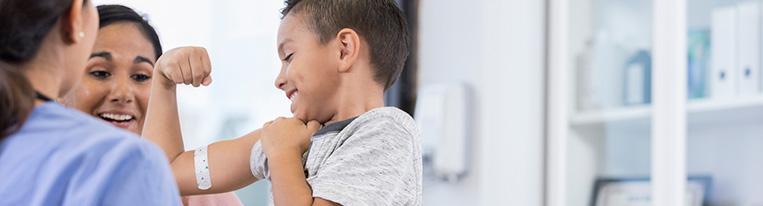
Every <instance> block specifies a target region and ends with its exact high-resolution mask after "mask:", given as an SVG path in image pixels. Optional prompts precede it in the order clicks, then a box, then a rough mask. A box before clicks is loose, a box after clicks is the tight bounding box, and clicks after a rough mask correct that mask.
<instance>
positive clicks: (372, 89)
mask: <svg viewBox="0 0 763 206" xmlns="http://www.w3.org/2000/svg"><path fill="white" fill-rule="evenodd" d="M337 97H338V101H337V105H336V106H337V107H336V108H337V110H336V113H335V114H334V116H333V117H332V118H331V119H330V120H329V121H328V122H326V123H325V124H326V125H328V124H331V123H334V122H338V121H342V120H346V119H350V118H353V117H357V116H360V115H361V114H363V113H366V112H368V111H371V110H372V109H376V108H380V107H384V88H382V87H381V86H378V85H376V84H373V85H369V84H368V82H364V83H360V84H355V85H352V86H344V87H343V89H342V90H341V91H340V92H339V94H338V95H337Z"/></svg>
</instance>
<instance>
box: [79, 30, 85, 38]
mask: <svg viewBox="0 0 763 206" xmlns="http://www.w3.org/2000/svg"><path fill="white" fill-rule="evenodd" d="M77 36H79V38H80V39H81V38H85V32H79V33H78V34H77Z"/></svg>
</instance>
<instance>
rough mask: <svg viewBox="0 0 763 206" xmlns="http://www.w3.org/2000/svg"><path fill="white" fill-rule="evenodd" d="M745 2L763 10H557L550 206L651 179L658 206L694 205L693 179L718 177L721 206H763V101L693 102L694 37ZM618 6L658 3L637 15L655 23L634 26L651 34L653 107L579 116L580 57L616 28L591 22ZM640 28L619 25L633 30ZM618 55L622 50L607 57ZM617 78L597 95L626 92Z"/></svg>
mask: <svg viewBox="0 0 763 206" xmlns="http://www.w3.org/2000/svg"><path fill="white" fill-rule="evenodd" d="M745 1H759V0H728V1H726V0H632V1H616V0H549V5H548V32H549V34H548V36H547V38H548V39H547V42H548V52H547V53H548V58H547V59H546V60H547V65H548V72H547V79H546V82H547V84H546V86H547V87H546V89H547V93H546V94H547V97H548V98H547V102H548V104H547V106H546V115H547V116H546V130H547V131H546V134H547V141H546V177H545V178H546V187H545V188H546V191H545V194H546V195H545V197H546V205H549V206H567V205H570V206H579V205H589V204H590V203H591V201H592V198H591V197H592V196H593V195H592V193H593V192H594V191H593V185H594V182H595V181H596V179H597V178H601V177H649V178H651V185H652V191H651V194H652V199H651V200H652V205H655V206H674V205H686V203H687V202H686V200H684V199H683V198H682V197H683V195H684V191H685V188H686V186H687V180H686V179H687V177H688V176H690V175H696V174H699V175H709V176H711V177H712V181H713V183H712V184H714V186H712V187H716V188H712V190H713V191H711V193H714V194H712V196H713V197H712V198H714V199H713V200H712V202H711V204H719V205H759V204H762V203H763V197H759V194H760V193H761V192H763V186H758V185H760V184H751V183H750V182H761V181H763V176H761V175H759V174H761V173H763V166H757V165H763V151H761V150H760V149H759V148H756V147H760V146H761V145H763V138H760V137H763V135H761V134H763V93H759V94H757V95H747V96H732V97H725V98H713V97H705V98H703V99H697V100H686V98H685V97H686V96H687V92H686V91H687V85H686V82H687V70H686V69H683V68H687V60H686V58H687V55H686V54H687V42H688V41H687V39H688V37H687V34H688V33H689V32H688V31H689V30H690V29H695V28H697V27H704V28H707V27H708V26H710V25H709V23H708V21H709V20H710V18H709V16H710V13H711V12H712V11H713V9H715V8H719V7H722V6H729V5H733V4H736V3H739V2H745ZM634 2H640V3H634ZM759 2H761V3H762V4H763V1H759ZM613 3H615V4H626V6H622V7H621V8H620V9H623V8H625V9H626V10H627V9H630V7H632V6H634V5H637V6H643V5H645V3H649V8H648V9H647V10H648V11H641V10H638V11H636V13H639V14H643V13H648V15H649V16H651V20H650V22H651V23H650V24H649V25H648V26H647V25H643V24H638V25H632V27H634V28H635V29H633V30H630V31H631V32H632V31H641V30H650V32H651V33H649V34H651V36H649V37H644V38H646V39H649V41H650V42H651V47H648V48H644V49H646V50H648V51H650V52H651V54H652V56H651V68H652V69H651V71H652V73H651V84H652V85H651V87H652V93H651V97H652V98H651V103H650V104H645V105H635V106H633V105H631V106H617V105H614V106H613V105H605V106H602V105H598V106H597V107H595V108H599V109H590V108H587V109H586V110H579V108H578V107H577V106H578V105H575V104H578V103H579V102H578V101H576V100H577V99H576V98H578V97H577V96H576V95H579V94H578V93H576V89H577V88H575V87H576V86H578V85H577V84H576V82H575V81H577V77H576V76H574V75H577V74H578V71H576V69H575V68H576V67H579V65H577V64H576V63H577V62H576V61H578V60H579V59H576V58H578V56H576V55H577V54H576V53H575V52H580V50H581V46H582V45H585V44H586V43H584V42H585V41H588V39H587V38H586V37H590V36H598V35H601V34H600V33H598V32H600V31H598V30H597V29H600V28H595V27H602V25H603V27H607V26H610V27H611V26H612V25H611V23H612V22H607V21H601V20H599V19H596V18H602V16H601V15H599V16H597V15H593V14H591V15H590V16H585V15H581V14H589V13H595V12H596V11H597V10H602V8H605V7H607V6H611V5H608V4H613ZM597 4H604V5H597ZM640 9H642V10H643V9H644V8H643V7H640ZM616 12H622V11H616ZM604 13H606V12H604ZM609 14H611V11H610V13H609ZM605 18H606V16H605ZM613 18H622V17H613ZM631 20H632V19H627V18H626V19H617V20H615V21H625V22H628V23H633V22H632V21H631ZM602 22H603V23H602ZM608 24H610V25H608ZM626 24H627V23H626ZM615 27H616V28H622V27H618V26H615ZM607 29H612V28H607ZM607 29H604V30H605V33H606V30H607ZM610 31H611V30H610ZM640 35H641V34H640ZM642 36H644V35H642ZM608 38H615V39H616V40H614V41H621V42H626V43H627V42H628V41H629V39H627V38H625V39H623V38H620V39H617V38H618V37H612V35H610V36H609V37H608ZM762 38H763V37H762ZM607 46H609V47H612V45H605V46H604V47H607ZM601 48H602V47H599V48H598V49H601ZM607 49H609V50H607ZM616 49H621V48H614V49H612V48H605V51H616ZM629 52H631V51H629ZM600 55H601V54H600ZM605 55H610V54H609V53H607V54H605ZM612 56H613V57H612V58H622V57H618V56H617V55H612ZM608 66H612V65H611V64H610V65H608ZM675 68H682V69H675ZM613 69H614V68H613ZM589 72H590V71H589ZM607 75H612V74H607ZM605 76H606V75H605ZM607 77H612V78H613V79H615V80H612V81H608V82H607V84H608V85H602V84H599V85H596V86H598V87H601V86H613V85H611V84H613V83H614V84H617V83H621V82H622V81H620V80H619V79H617V78H621V77H618V76H607ZM615 86H620V85H615ZM708 86H709V85H708ZM610 95H611V94H610ZM612 96H618V95H617V94H616V95H612ZM601 108H603V109H601ZM759 151H760V152H759ZM732 162H735V163H732Z"/></svg>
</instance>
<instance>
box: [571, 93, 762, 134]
mask: <svg viewBox="0 0 763 206" xmlns="http://www.w3.org/2000/svg"><path fill="white" fill-rule="evenodd" d="M687 110H688V111H687V115H688V118H687V120H688V123H689V124H690V125H691V124H699V123H703V122H708V121H728V120H734V119H736V118H756V117H759V118H763V115H758V113H762V114H763V96H754V97H735V98H734V99H730V100H715V99H701V100H690V101H689V102H688V105H687ZM651 113H652V109H651V106H649V105H642V106H631V107H621V108H615V109H607V110H601V111H588V112H581V113H578V114H574V115H572V117H571V118H570V125H571V126H572V127H576V128H580V127H591V126H600V125H605V124H609V123H619V122H641V121H647V122H648V121H649V120H650V118H651V116H652V115H651Z"/></svg>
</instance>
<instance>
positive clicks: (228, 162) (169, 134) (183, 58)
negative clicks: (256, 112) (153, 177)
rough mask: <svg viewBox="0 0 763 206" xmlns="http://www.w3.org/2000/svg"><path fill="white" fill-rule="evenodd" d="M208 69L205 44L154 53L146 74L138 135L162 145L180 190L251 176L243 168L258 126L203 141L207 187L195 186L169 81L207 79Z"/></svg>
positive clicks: (229, 187)
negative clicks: (221, 138)
mask: <svg viewBox="0 0 763 206" xmlns="http://www.w3.org/2000/svg"><path fill="white" fill-rule="evenodd" d="M210 74H211V64H210V59H209V54H207V51H206V49H204V48H200V47H182V48H176V49H173V50H171V51H169V52H167V53H165V54H164V55H163V56H162V57H161V58H159V60H158V61H157V62H156V66H155V68H154V72H153V75H152V78H153V79H152V87H151V94H150V97H149V101H148V109H147V112H146V122H145V124H144V125H145V126H144V127H143V134H142V136H143V137H144V138H146V139H148V140H149V141H151V142H153V143H155V144H157V145H159V147H161V148H162V150H164V152H165V155H166V156H167V159H168V160H169V161H170V164H171V167H172V171H173V173H174V175H175V179H176V181H177V183H178V186H179V189H180V193H181V194H183V195H193V194H211V193H220V192H227V191H233V190H235V189H238V188H241V187H244V186H246V185H249V184H251V183H252V182H254V181H256V178H255V177H254V176H252V174H251V171H250V170H249V155H250V151H251V147H252V145H253V144H254V143H255V142H257V141H258V140H259V138H260V132H259V131H254V132H252V133H249V134H247V135H244V136H242V137H239V138H236V139H233V140H227V141H220V142H216V143H213V144H211V145H209V147H208V150H207V151H208V153H207V154H208V164H209V175H210V177H211V182H212V184H211V185H212V187H211V188H209V189H207V190H200V189H198V187H197V182H196V174H195V168H194V151H185V150H184V148H183V138H182V135H181V132H180V120H179V119H178V107H177V99H176V90H175V89H176V88H175V87H176V85H177V84H185V85H193V86H194V87H199V86H208V85H209V84H211V83H212V78H211V75H210Z"/></svg>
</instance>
